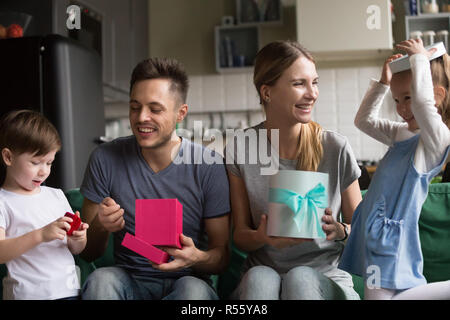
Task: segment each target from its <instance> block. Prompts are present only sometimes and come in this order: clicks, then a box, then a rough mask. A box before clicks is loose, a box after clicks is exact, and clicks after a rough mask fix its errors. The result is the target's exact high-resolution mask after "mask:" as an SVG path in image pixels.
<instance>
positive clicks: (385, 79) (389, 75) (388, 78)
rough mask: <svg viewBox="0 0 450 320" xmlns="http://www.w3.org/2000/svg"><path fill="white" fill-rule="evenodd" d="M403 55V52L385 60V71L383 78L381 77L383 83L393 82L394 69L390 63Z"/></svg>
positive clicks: (382, 73)
mask: <svg viewBox="0 0 450 320" xmlns="http://www.w3.org/2000/svg"><path fill="white" fill-rule="evenodd" d="M402 56H403V55H402V54H401V53H397V54H394V55H392V56H390V57H389V58H387V59H386V61H385V62H384V65H383V71H382V72H381V78H380V82H381V83H382V84H385V85H387V86H389V85H390V84H391V79H392V71H391V68H390V67H389V63H391V62H392V61H394V60H397V59H398V58H400V57H402Z"/></svg>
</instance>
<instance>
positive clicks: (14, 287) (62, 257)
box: [0, 186, 80, 300]
mask: <svg viewBox="0 0 450 320" xmlns="http://www.w3.org/2000/svg"><path fill="white" fill-rule="evenodd" d="M40 189H41V190H40V193H38V194H33V195H21V194H17V193H13V192H9V191H6V190H4V189H0V228H3V229H5V237H6V239H9V238H17V237H19V236H21V235H24V234H26V233H28V232H30V231H33V230H36V229H39V228H42V227H44V226H46V225H48V224H49V223H51V222H53V221H55V220H57V219H58V218H60V217H62V216H64V214H65V213H66V212H72V209H71V207H70V205H69V202H68V201H67V199H66V197H65V196H64V193H63V192H62V191H61V190H60V189H54V188H50V187H44V186H41V188H40ZM6 266H7V268H8V276H7V277H5V278H4V279H3V299H5V300H13V299H15V300H19V299H27V300H36V299H39V300H44V299H60V298H66V297H73V296H77V295H78V294H79V289H80V283H79V280H78V276H77V273H76V268H75V261H74V258H73V256H72V254H71V253H70V251H69V248H68V247H67V237H65V238H64V240H53V241H50V242H43V243H41V244H39V245H38V246H36V247H34V248H33V249H31V250H29V251H27V252H25V253H24V254H23V255H21V256H20V257H18V258H16V259H14V260H11V261H9V262H7V263H6Z"/></svg>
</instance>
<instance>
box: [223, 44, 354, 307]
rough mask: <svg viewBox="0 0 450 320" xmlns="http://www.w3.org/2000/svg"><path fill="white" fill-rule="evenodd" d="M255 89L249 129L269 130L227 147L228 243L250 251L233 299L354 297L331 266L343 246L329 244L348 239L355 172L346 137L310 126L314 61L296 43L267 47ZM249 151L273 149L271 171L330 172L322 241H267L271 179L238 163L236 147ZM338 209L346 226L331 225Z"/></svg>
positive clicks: (258, 169)
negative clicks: (258, 112) (255, 114)
mask: <svg viewBox="0 0 450 320" xmlns="http://www.w3.org/2000/svg"><path fill="white" fill-rule="evenodd" d="M254 84H255V87H256V90H257V92H258V94H259V96H260V101H261V104H262V105H263V107H264V110H265V113H266V121H264V122H262V123H260V124H258V125H257V126H255V127H253V128H249V129H247V132H250V131H249V130H252V131H255V130H256V131H259V130H261V129H266V130H267V133H266V134H264V135H262V134H256V136H257V137H258V139H259V141H258V142H257V143H254V144H252V145H251V146H250V145H249V144H246V143H245V139H244V141H241V140H239V139H237V136H236V137H235V138H234V144H231V143H230V144H228V146H227V148H226V157H227V159H226V161H227V169H228V176H229V179H230V192H231V206H232V217H233V240H234V242H235V244H236V246H237V247H238V248H239V249H241V250H243V251H246V252H248V253H249V254H248V257H247V260H246V262H245V264H244V270H243V271H244V272H245V275H244V276H243V278H242V280H241V283H240V284H239V286H238V288H237V289H236V291H235V292H234V293H233V298H240V299H280V298H281V299H358V298H359V296H358V294H357V293H356V292H355V291H354V290H353V283H352V278H351V276H350V275H349V274H348V273H346V272H343V271H342V270H338V269H337V264H338V260H339V257H340V255H341V253H342V249H343V244H342V242H339V241H334V240H344V239H346V237H347V233H348V232H349V229H348V226H347V225H346V224H349V223H350V222H351V219H352V214H353V211H354V209H355V208H356V206H357V205H358V203H359V201H360V200H361V194H360V190H359V184H358V177H359V175H360V170H359V167H358V165H357V163H356V160H355V158H354V156H353V153H352V150H351V148H350V145H349V144H348V142H347V140H346V139H345V137H343V136H341V135H339V134H337V133H334V132H331V131H328V130H324V129H322V128H321V127H320V125H319V124H317V123H315V122H312V121H311V110H312V108H313V107H314V104H315V102H316V100H317V98H318V94H319V90H318V75H317V72H316V67H315V63H314V59H313V57H312V56H311V54H310V53H309V52H307V51H306V50H305V49H304V48H303V47H302V46H300V45H299V44H298V43H295V42H290V41H277V42H273V43H270V44H268V45H267V46H265V47H264V48H263V49H261V50H260V52H259V53H258V54H257V56H256V60H255V71H254ZM272 130H274V131H277V130H279V131H278V132H279V141H271V140H270V137H272V134H271V131H272ZM262 132H264V133H265V131H262ZM250 133H251V132H250ZM243 143H244V144H245V145H244V147H242V144H243ZM232 145H233V146H235V148H232V147H231V146H232ZM261 145H263V146H264V147H261ZM277 145H278V146H279V149H278V150H275V149H277V148H276V146H277ZM254 147H257V148H259V149H258V150H257V151H256V153H257V154H259V153H260V151H261V148H264V150H271V147H272V153H273V154H272V157H273V156H275V157H276V158H279V168H277V169H280V170H307V171H318V172H324V173H328V174H329V182H330V183H329V184H330V190H329V206H330V208H331V210H330V209H327V210H326V215H324V217H323V221H324V222H325V224H324V225H323V230H324V231H325V233H326V235H327V239H326V240H324V239H320V240H312V239H292V238H281V237H269V236H267V234H266V226H267V216H266V214H267V212H268V190H269V178H270V176H268V175H263V174H261V172H262V171H261V169H262V168H264V164H263V163H261V162H262V161H260V159H259V160H258V161H259V162H258V163H257V164H256V165H255V164H251V163H244V164H241V163H237V162H236V159H238V158H239V157H238V154H237V153H238V150H245V153H246V154H245V159H248V158H249V156H251V154H250V153H254V152H255V150H253V148H254ZM244 148H245V149H244ZM250 149H251V151H250ZM240 156H242V155H240ZM241 158H242V157H241ZM276 162H277V163H278V161H276ZM341 210H342V212H343V216H344V222H345V223H346V224H341V223H338V222H336V220H337V214H338V213H339V212H341Z"/></svg>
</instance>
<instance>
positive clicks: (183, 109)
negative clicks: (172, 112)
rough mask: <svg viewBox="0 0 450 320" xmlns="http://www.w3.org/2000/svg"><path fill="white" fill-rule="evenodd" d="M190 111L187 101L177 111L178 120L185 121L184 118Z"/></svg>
mask: <svg viewBox="0 0 450 320" xmlns="http://www.w3.org/2000/svg"><path fill="white" fill-rule="evenodd" d="M187 113H188V105H187V104H186V103H183V104H182V105H181V106H180V107H179V108H178V111H177V122H183V120H184V118H185V117H186V115H187Z"/></svg>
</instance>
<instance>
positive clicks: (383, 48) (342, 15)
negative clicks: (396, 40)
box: [296, 0, 393, 60]
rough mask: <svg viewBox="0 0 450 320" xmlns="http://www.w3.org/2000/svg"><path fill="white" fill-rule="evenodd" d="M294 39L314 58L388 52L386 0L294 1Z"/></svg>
mask: <svg viewBox="0 0 450 320" xmlns="http://www.w3.org/2000/svg"><path fill="white" fill-rule="evenodd" d="M296 6H297V7H296V15H297V40H298V41H299V42H300V43H301V44H302V45H304V46H305V47H306V48H307V49H308V50H310V51H311V52H312V53H313V54H314V55H315V57H316V58H317V59H318V60H342V59H349V60H350V59H352V60H353V59H355V58H374V57H384V56H386V54H387V52H392V48H393V37H392V21H391V9H390V1H389V0H340V1H329V0H297V1H296Z"/></svg>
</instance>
